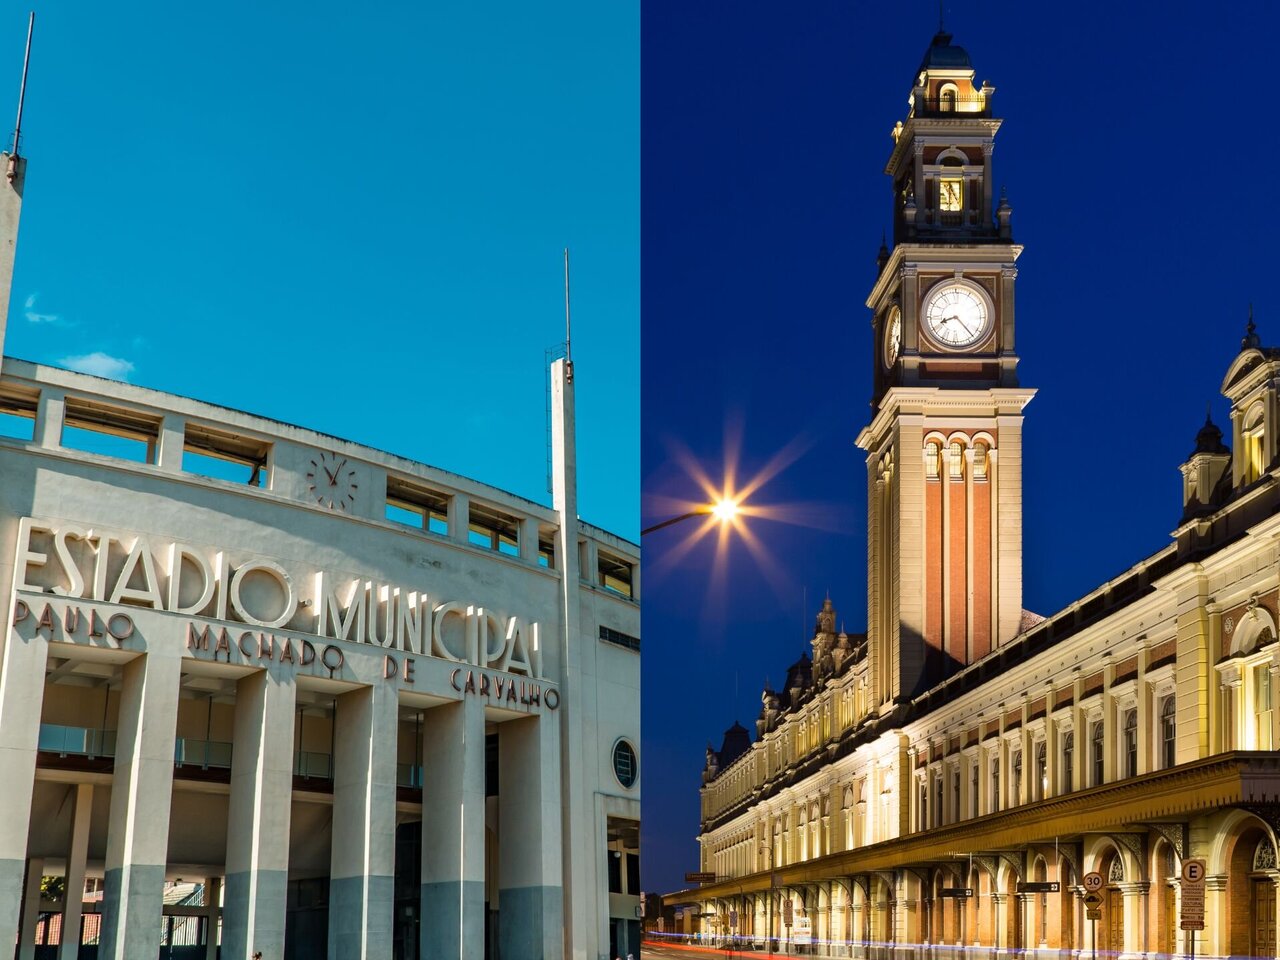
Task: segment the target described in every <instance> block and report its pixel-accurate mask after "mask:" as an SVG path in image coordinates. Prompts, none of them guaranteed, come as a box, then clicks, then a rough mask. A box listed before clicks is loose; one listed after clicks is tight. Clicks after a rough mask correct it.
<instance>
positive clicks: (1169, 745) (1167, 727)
mask: <svg viewBox="0 0 1280 960" xmlns="http://www.w3.org/2000/svg"><path fill="white" fill-rule="evenodd" d="M1177 713H1178V703H1177V700H1176V699H1175V698H1174V697H1173V696H1172V695H1170V696H1167V697H1165V698H1164V700H1163V701H1162V702H1161V704H1160V766H1161V767H1162V768H1165V769H1168V768H1169V767H1172V766H1173V765H1174V764H1176V763H1177V762H1178V760H1177V735H1178V719H1177Z"/></svg>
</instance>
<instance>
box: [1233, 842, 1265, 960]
mask: <svg viewBox="0 0 1280 960" xmlns="http://www.w3.org/2000/svg"><path fill="white" fill-rule="evenodd" d="M1227 864H1228V866H1227V903H1229V904H1231V906H1232V909H1230V910H1228V914H1229V919H1228V920H1227V923H1228V940H1227V945H1228V948H1229V950H1230V952H1231V954H1232V955H1233V956H1252V957H1274V956H1275V955H1276V885H1275V880H1274V879H1273V877H1274V876H1275V871H1276V851H1275V847H1274V846H1272V843H1271V838H1270V837H1269V836H1268V835H1267V833H1266V832H1265V831H1264V830H1263V829H1262V827H1261V826H1260V825H1259V824H1258V823H1257V821H1251V822H1246V823H1245V824H1243V825H1242V826H1241V829H1240V832H1239V833H1238V834H1237V835H1236V838H1235V842H1234V843H1233V845H1232V847H1231V856H1230V857H1229V858H1228V860H1227Z"/></svg>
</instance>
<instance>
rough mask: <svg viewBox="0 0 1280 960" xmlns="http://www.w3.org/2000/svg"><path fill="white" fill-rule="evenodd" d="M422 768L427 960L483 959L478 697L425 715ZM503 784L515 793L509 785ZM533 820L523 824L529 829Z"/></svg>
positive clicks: (482, 814)
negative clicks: (426, 771) (426, 772)
mask: <svg viewBox="0 0 1280 960" xmlns="http://www.w3.org/2000/svg"><path fill="white" fill-rule="evenodd" d="M508 722H511V723H515V722H518V721H508ZM422 765H423V769H425V770H430V771H431V772H432V773H431V776H429V777H426V778H424V779H425V783H424V784H423V787H422V809H423V811H429V814H428V815H427V816H424V817H423V821H422V915H421V916H422V920H421V928H420V935H421V948H422V957H423V958H424V960H437V958H438V960H446V958H447V960H458V958H473V957H481V956H483V955H484V921H485V917H484V863H485V857H484V847H485V830H484V818H485V797H484V705H483V704H482V703H481V701H480V700H479V699H478V698H476V697H464V698H463V699H462V700H461V701H458V702H457V703H450V704H446V705H445V706H442V707H434V708H432V709H430V710H427V711H425V712H424V713H423V722H422ZM504 773H505V771H504ZM558 775H559V771H558V769H557V770H556V773H555V776H558ZM503 786H504V787H506V788H507V790H510V789H511V788H510V787H507V785H506V784H505V783H504V784H503ZM504 792H505V791H504ZM557 796H558V791H557ZM524 799H526V800H530V801H532V800H533V798H532V797H527V798H524ZM539 806H541V804H539ZM532 819H533V818H532V817H529V818H528V819H527V820H525V821H524V823H526V824H527V825H528V826H529V827H532V826H533V824H532ZM504 840H506V841H507V842H510V843H519V836H518V833H517V835H516V836H505V835H504ZM557 873H558V868H557ZM517 899H518V898H517ZM559 931H560V928H557V930H556V931H555V932H556V933H557V934H558V933H559ZM539 942H541V941H539ZM535 955H536V954H535ZM504 956H505V954H504Z"/></svg>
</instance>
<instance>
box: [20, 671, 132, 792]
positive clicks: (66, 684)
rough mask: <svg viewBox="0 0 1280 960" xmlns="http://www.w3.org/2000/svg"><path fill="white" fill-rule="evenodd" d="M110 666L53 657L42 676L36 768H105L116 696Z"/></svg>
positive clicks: (112, 743)
mask: <svg viewBox="0 0 1280 960" xmlns="http://www.w3.org/2000/svg"><path fill="white" fill-rule="evenodd" d="M116 677H117V671H116V669H115V667H114V665H112V664H107V663H97V662H89V661H83V662H82V661H76V660H74V659H70V660H64V661H61V662H58V661H56V660H54V659H53V658H52V657H51V658H50V660H49V668H48V670H47V671H46V674H45V687H44V698H43V700H42V702H41V706H40V735H39V741H38V745H37V750H38V751H39V753H40V758H39V760H38V762H39V763H40V765H41V766H59V767H70V768H79V767H84V768H86V769H98V768H100V767H101V769H110V765H111V761H112V760H113V758H114V757H115V755H116V731H117V729H118V722H119V713H120V696H119V693H118V692H113V691H112V690H111V684H112V682H113V681H114V680H115V679H116Z"/></svg>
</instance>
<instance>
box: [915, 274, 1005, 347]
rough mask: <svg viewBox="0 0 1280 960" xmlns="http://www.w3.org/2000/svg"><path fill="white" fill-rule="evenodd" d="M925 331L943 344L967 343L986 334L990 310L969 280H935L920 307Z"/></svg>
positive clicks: (965, 345)
mask: <svg viewBox="0 0 1280 960" xmlns="http://www.w3.org/2000/svg"><path fill="white" fill-rule="evenodd" d="M924 318H925V327H926V329H927V330H928V331H929V335H930V336H931V337H932V338H933V339H934V340H936V341H937V342H938V343H940V344H941V345H942V346H945V347H971V346H973V345H974V344H976V343H978V342H979V341H981V340H982V339H983V338H984V337H986V335H987V328H988V325H989V323H990V319H991V317H990V311H989V310H988V309H987V301H986V298H985V297H983V296H982V294H981V293H979V292H978V291H977V290H976V289H975V288H974V287H972V286H971V285H970V284H968V283H966V282H964V281H961V280H953V281H949V282H947V283H942V284H939V285H938V286H937V287H935V288H934V289H933V290H932V291H931V292H930V293H929V298H928V300H927V301H925V307H924Z"/></svg>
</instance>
